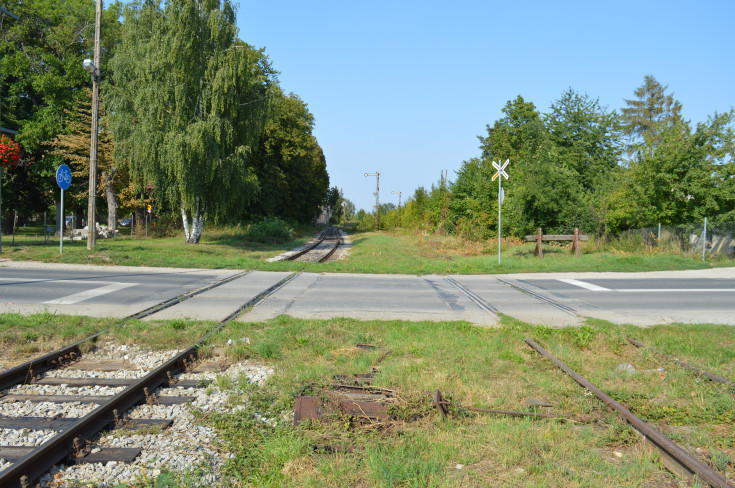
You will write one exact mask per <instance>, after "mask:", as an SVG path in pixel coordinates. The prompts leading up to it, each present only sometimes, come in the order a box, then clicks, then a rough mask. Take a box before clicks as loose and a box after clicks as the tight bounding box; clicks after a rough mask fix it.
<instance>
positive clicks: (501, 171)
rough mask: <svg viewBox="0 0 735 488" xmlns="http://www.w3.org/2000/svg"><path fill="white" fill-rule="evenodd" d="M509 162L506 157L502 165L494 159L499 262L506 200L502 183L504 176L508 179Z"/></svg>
mask: <svg viewBox="0 0 735 488" xmlns="http://www.w3.org/2000/svg"><path fill="white" fill-rule="evenodd" d="M508 163H510V159H506V160H505V162H504V163H503V165H502V166H501V165H500V163H496V162H495V161H493V168H495V169H496V170H497V172H496V173H495V175H494V176H493V181H495V178H497V179H498V264H500V216H501V213H500V209H501V208H502V206H503V200H505V191H504V190H503V185H502V184H501V183H502V181H503V177H504V176H505V179H506V180H507V179H508V173H506V172H505V168H506V166H508Z"/></svg>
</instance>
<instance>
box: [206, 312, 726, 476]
mask: <svg viewBox="0 0 735 488" xmlns="http://www.w3.org/2000/svg"><path fill="white" fill-rule="evenodd" d="M580 331H581V332H580ZM527 335H529V336H533V337H536V339H537V340H539V341H541V342H542V343H543V345H544V346H545V347H546V348H547V349H548V350H550V351H551V352H552V353H554V354H555V355H557V356H558V357H560V358H561V359H562V360H563V361H565V362H567V364H569V365H570V366H572V367H573V368H575V369H576V370H577V371H578V372H579V373H581V374H583V375H585V376H586V377H588V378H589V379H590V380H591V381H592V382H593V383H595V384H597V385H598V386H599V387H601V388H602V389H603V390H605V391H608V392H609V393H610V394H611V395H612V396H613V397H615V398H616V399H618V400H621V401H625V402H627V403H628V405H629V406H630V408H631V410H633V412H634V413H636V414H638V415H640V416H642V417H643V418H644V419H646V420H648V421H651V422H654V423H659V424H660V425H661V427H662V428H663V429H664V430H665V431H666V432H667V433H668V434H669V435H672V436H674V437H676V438H677V441H678V442H681V443H683V444H684V445H686V446H688V447H689V448H690V450H695V449H697V448H700V451H699V454H700V457H702V458H703V459H704V460H705V461H706V460H707V459H714V460H716V461H717V462H718V463H719V464H720V465H721V466H723V470H724V471H725V472H726V473H727V474H728V475H729V476H733V475H734V474H735V471H734V470H733V467H732V465H731V464H729V461H728V460H732V459H735V446H733V442H732V438H733V434H735V431H733V425H735V422H733V420H735V419H734V418H733V415H734V414H733V413H732V412H734V411H735V401H734V400H733V396H732V395H731V393H730V392H728V390H727V389H726V388H725V387H723V386H722V385H718V384H714V383H711V382H708V381H705V380H703V379H702V378H700V377H698V376H696V375H694V374H692V373H691V372H689V371H686V370H683V369H681V368H680V367H678V366H677V365H675V364H673V363H671V362H668V361H665V360H662V359H661V358H659V357H656V356H654V355H652V354H650V353H649V352H647V351H644V350H640V349H637V348H635V347H633V346H631V345H630V344H628V342H627V341H626V340H625V338H626V337H627V336H636V337H637V338H638V339H640V340H642V341H645V342H649V343H650V344H651V345H654V344H655V345H657V347H660V348H661V349H662V350H663V351H665V352H667V353H673V352H675V351H677V350H681V348H684V349H685V350H686V352H687V354H685V355H682V357H683V358H684V359H686V360H687V361H689V362H691V363H693V364H699V365H707V367H708V368H709V369H710V370H711V371H713V372H716V373H718V374H721V375H723V376H726V377H729V378H733V377H735V363H734V359H735V356H734V354H735V353H733V352H732V347H731V341H732V340H734V339H735V329H733V328H732V327H725V326H713V325H698V326H692V325H687V326H684V325H667V326H661V327H652V328H648V329H641V328H636V327H632V326H615V325H612V324H609V323H606V322H602V321H589V322H588V323H587V324H586V326H585V327H584V328H583V329H563V330H556V329H548V328H544V327H532V326H529V325H526V324H522V323H519V322H516V321H514V320H513V319H510V318H505V319H504V325H503V326H502V327H501V328H495V329H483V328H477V327H473V326H470V325H467V324H464V323H436V324H435V323H426V322H423V323H408V322H379V321H373V322H358V321H355V320H351V319H337V320H331V321H315V320H314V321H311V320H296V319H291V318H287V317H281V318H279V319H275V320H273V321H270V322H267V323H264V324H245V323H237V324H230V325H229V326H228V328H227V330H226V331H224V332H223V333H222V335H221V340H220V341H223V340H225V338H240V337H248V338H249V339H250V341H251V346H250V347H249V348H248V352H249V354H250V357H252V358H253V359H256V360H260V361H265V362H267V363H269V364H273V365H274V367H275V370H276V372H277V374H276V376H275V377H274V378H273V379H272V380H271V381H270V383H269V385H268V388H267V389H266V390H264V391H261V392H259V393H258V394H257V398H258V400H257V401H255V402H254V403H251V406H250V407H246V409H245V410H244V412H243V413H242V414H239V415H223V416H213V417H209V418H208V421H209V422H211V423H212V425H214V426H216V427H217V428H218V429H221V430H222V432H223V433H224V435H223V445H224V447H225V449H227V450H228V451H231V452H235V453H236V458H235V460H233V461H232V463H231V464H230V465H229V466H228V471H227V473H228V474H229V475H231V476H233V477H234V478H235V479H238V480H239V481H240V482H241V483H242V484H244V485H252V486H458V485H464V486H488V485H492V486H644V485H645V484H646V483H647V482H650V481H655V482H656V483H670V482H674V483H675V481H673V477H672V476H671V475H670V474H668V473H667V472H665V471H664V470H663V469H662V468H661V466H660V463H659V458H658V454H657V453H656V452H655V451H653V450H652V449H651V448H650V447H649V446H648V445H647V444H646V443H645V442H644V441H643V439H642V438H641V437H640V436H639V435H638V434H636V433H635V432H634V431H632V430H631V429H630V428H629V427H627V426H626V425H624V424H623V423H622V422H620V421H619V420H618V419H617V417H616V416H615V415H614V414H610V413H609V412H608V411H607V409H606V407H605V406H604V405H603V404H602V403H601V402H599V401H598V400H596V399H595V398H594V397H592V396H589V395H587V394H585V391H584V390H582V389H581V388H580V387H579V386H578V385H577V384H576V383H574V381H573V380H572V379H571V378H569V377H567V376H565V375H564V374H563V373H561V372H560V371H559V370H558V369H556V368H555V367H554V366H553V365H552V364H551V363H550V362H549V361H547V360H546V359H544V358H542V357H541V356H540V355H538V354H536V353H535V352H533V351H532V350H531V349H530V348H529V347H527V346H526V345H525V343H524V342H523V338H524V337H525V336H527ZM364 342H369V343H372V344H374V345H376V346H378V347H379V349H376V350H373V351H364V350H362V349H358V348H355V347H354V344H355V343H364ZM275 347H277V348H278V351H279V354H277V355H276V356H273V355H271V351H272V350H273V348H275ZM387 349H390V350H391V351H392V353H391V354H390V355H389V356H388V357H387V358H386V359H385V360H384V361H383V362H382V363H380V364H377V363H376V361H377V360H378V358H379V357H380V356H381V355H382V353H383V351H385V350H387ZM261 351H268V352H267V357H266V356H265V355H263V354H262V352H261ZM623 362H626V363H632V364H634V365H635V367H636V369H637V371H638V372H637V373H635V374H633V375H629V374H624V373H620V372H618V371H617V369H616V366H617V365H618V364H620V363H623ZM373 366H377V367H378V368H379V374H378V376H377V378H376V385H377V386H381V387H385V388H390V389H392V390H394V391H396V392H397V394H398V395H399V398H400V401H401V405H400V408H398V409H396V411H395V412H394V416H395V420H394V421H393V422H391V423H389V424H388V425H383V426H380V427H376V428H366V427H355V426H350V423H349V422H346V421H345V419H344V418H341V417H339V415H336V416H331V417H328V419H329V420H330V421H329V422H327V423H326V424H324V423H319V422H316V423H311V422H310V423H304V424H302V425H301V426H299V427H297V428H293V427H291V426H290V425H287V424H282V425H281V426H280V427H278V428H271V427H267V426H264V425H263V424H262V422H260V423H259V422H252V420H253V417H250V415H252V414H253V412H255V411H257V412H258V413H259V414H261V415H266V416H270V417H271V418H281V416H282V414H283V412H286V411H288V410H289V409H290V408H292V406H293V401H294V398H295V396H296V395H297V394H298V393H299V392H302V391H304V385H311V386H309V387H308V389H307V392H308V393H311V394H317V395H319V392H320V391H322V392H323V391H324V390H323V389H322V388H324V385H326V384H327V383H328V382H329V380H330V378H331V377H332V376H333V375H334V374H339V373H360V372H365V371H367V370H369V369H370V368H371V367H373ZM660 367H664V368H666V370H667V371H666V372H663V373H662V372H658V371H655V370H656V369H658V368H660ZM435 389H439V390H441V391H442V393H443V395H444V396H445V398H450V399H451V400H452V401H453V402H458V403H461V404H464V405H472V406H479V407H492V408H504V409H515V410H521V409H524V402H525V401H526V400H528V399H531V398H541V399H545V400H549V401H552V402H553V403H555V407H554V411H556V412H560V413H561V412H563V413H568V414H571V415H573V416H577V417H579V418H588V419H595V420H596V421H595V423H592V424H587V423H584V424H575V423H565V424H564V423H559V422H554V421H531V420H526V419H520V420H519V419H511V418H503V417H490V416H483V415H468V414H466V413H463V412H462V411H460V410H457V409H454V410H453V411H454V413H455V415H456V416H455V417H454V418H452V419H450V420H449V421H446V422H442V421H440V420H439V419H438V417H437V416H436V414H434V413H433V411H432V409H431V406H430V401H429V397H430V394H431V392H433V391H434V390H435ZM246 399H247V400H246ZM252 399H253V396H252V394H244V395H243V397H242V400H243V401H245V402H246V403H247V401H251V402H252ZM248 412H249V413H248ZM305 439H306V441H305ZM305 442H306V443H305ZM324 444H330V445H335V444H336V445H342V446H349V447H350V450H349V451H348V452H345V453H340V454H335V455H329V456H327V455H318V454H314V452H315V451H314V448H315V447H316V446H320V445H324ZM310 446H311V448H310ZM615 451H617V452H619V453H622V457H621V458H618V457H617V456H615V455H614V452H615ZM273 452H280V453H284V452H291V453H292V454H291V455H290V456H275V455H274V454H273ZM457 464H462V465H464V468H462V469H460V470H457V469H456V465H457ZM656 483H654V484H656Z"/></svg>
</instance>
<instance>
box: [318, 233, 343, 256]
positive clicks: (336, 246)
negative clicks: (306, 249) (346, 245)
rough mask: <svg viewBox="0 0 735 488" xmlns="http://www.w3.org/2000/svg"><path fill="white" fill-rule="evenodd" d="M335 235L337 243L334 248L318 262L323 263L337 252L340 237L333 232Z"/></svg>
mask: <svg viewBox="0 0 735 488" xmlns="http://www.w3.org/2000/svg"><path fill="white" fill-rule="evenodd" d="M335 235H336V237H337V243H336V244H335V245H334V247H333V248H332V249H331V250H330V251H329V252H328V253H327V254H325V255H324V256H323V257H322V258H321V259H319V262H320V263H324V262H326V261H327V260H328V259H329V258H331V257H332V255H333V254H334V253H335V252H336V251H337V249H339V246H341V245H342V237H341V236H340V235H339V233H337V232H335Z"/></svg>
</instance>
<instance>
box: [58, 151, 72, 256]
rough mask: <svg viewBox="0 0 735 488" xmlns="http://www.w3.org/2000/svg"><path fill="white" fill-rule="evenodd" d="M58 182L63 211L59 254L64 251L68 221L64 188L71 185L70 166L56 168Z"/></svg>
mask: <svg viewBox="0 0 735 488" xmlns="http://www.w3.org/2000/svg"><path fill="white" fill-rule="evenodd" d="M56 183H57V184H58V185H59V188H61V211H60V212H59V214H60V215H61V217H60V218H59V227H60V230H59V254H62V253H63V252H64V223H66V216H65V215H64V190H66V189H67V188H69V186H70V185H71V170H70V169H69V166H67V165H65V164H62V165H61V166H59V169H57V170H56Z"/></svg>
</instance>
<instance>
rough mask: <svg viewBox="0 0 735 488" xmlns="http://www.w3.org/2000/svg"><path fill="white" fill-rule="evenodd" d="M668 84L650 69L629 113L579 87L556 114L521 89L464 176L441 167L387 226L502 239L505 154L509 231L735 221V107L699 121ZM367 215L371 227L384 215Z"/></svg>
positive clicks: (599, 230) (593, 230)
mask: <svg viewBox="0 0 735 488" xmlns="http://www.w3.org/2000/svg"><path fill="white" fill-rule="evenodd" d="M667 90H668V87H667V86H663V85H661V84H660V83H659V82H658V81H657V80H656V79H655V78H654V77H653V76H646V77H645V80H644V84H643V85H642V86H641V87H640V88H638V89H637V90H635V98H634V99H631V100H626V106H625V107H624V108H622V109H621V111H620V112H617V111H615V110H610V109H608V108H607V107H603V106H601V105H600V104H599V101H598V100H596V99H594V98H593V97H590V96H589V95H586V94H579V93H577V92H575V91H574V90H571V89H570V90H568V91H566V92H565V93H563V94H562V95H561V97H560V98H559V99H558V100H557V101H555V102H554V103H553V104H552V105H551V107H550V109H549V111H548V112H547V113H541V112H540V111H539V110H538V109H537V108H536V106H535V105H534V104H533V103H532V102H530V101H526V100H524V98H523V97H522V96H520V95H519V96H518V97H516V98H515V99H513V100H509V101H508V102H507V104H506V105H505V107H504V108H503V113H504V116H503V117H502V118H501V119H499V120H496V121H495V122H494V123H493V124H488V126H487V134H486V135H484V136H481V137H480V140H481V149H482V154H481V155H480V156H479V157H475V158H471V159H469V160H467V161H464V162H463V163H462V164H461V167H460V168H459V169H458V170H457V171H456V172H455V175H456V176H455V178H454V181H450V180H449V178H448V177H447V176H445V175H444V174H442V177H441V179H440V180H439V182H438V183H437V184H436V185H432V187H431V188H430V189H428V190H427V189H425V188H423V187H420V188H418V189H416V191H415V192H414V194H413V196H412V197H410V198H409V199H407V201H406V203H405V205H404V206H403V207H402V208H400V209H397V208H395V206H391V205H390V204H388V205H381V208H380V212H381V217H380V221H381V228H383V229H391V228H394V227H402V228H406V229H412V230H422V231H427V232H436V233H439V234H451V235H457V236H461V237H464V238H466V239H470V240H484V239H488V238H492V237H497V230H498V227H497V226H498V221H497V219H498V217H497V216H498V185H497V182H493V181H492V177H493V175H494V174H495V172H496V170H495V168H493V167H492V165H491V163H492V162H493V161H496V162H497V161H500V162H504V161H505V160H509V161H510V163H509V166H508V168H507V171H508V173H509V174H510V176H511V177H510V179H509V180H507V181H503V188H504V189H505V203H504V204H503V223H504V226H503V235H504V236H505V235H509V236H515V237H522V236H523V235H525V234H530V233H533V232H534V231H535V230H536V229H537V228H538V227H542V228H543V229H544V231H545V232H546V233H549V234H556V233H561V234H569V233H571V232H572V231H573V230H574V228H575V227H578V228H580V229H582V231H583V232H586V233H590V234H595V235H602V234H608V233H617V232H620V231H622V230H626V229H631V228H633V229H635V228H641V227H649V226H654V225H657V224H659V223H661V224H663V225H673V224H685V223H692V222H702V221H703V220H704V217H709V218H710V221H712V219H713V218H714V219H717V220H719V221H722V222H731V221H735V199H733V197H732V195H734V194H735V179H734V178H733V175H735V160H734V159H733V158H734V154H733V148H735V131H734V130H733V120H734V119H735V112H734V111H733V110H732V109H731V110H729V111H726V112H724V113H715V114H713V115H712V116H711V117H710V118H709V119H708V120H707V121H706V122H702V123H699V124H697V125H696V126H693V125H692V124H691V123H690V122H689V121H687V120H685V119H684V118H683V115H682V106H681V104H680V103H679V102H678V101H677V100H676V99H674V97H673V95H672V94H671V93H668V92H667ZM358 219H359V223H360V227H361V228H362V229H364V230H368V229H372V228H373V226H374V215H371V214H370V213H366V212H364V211H362V212H361V213H358Z"/></svg>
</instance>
